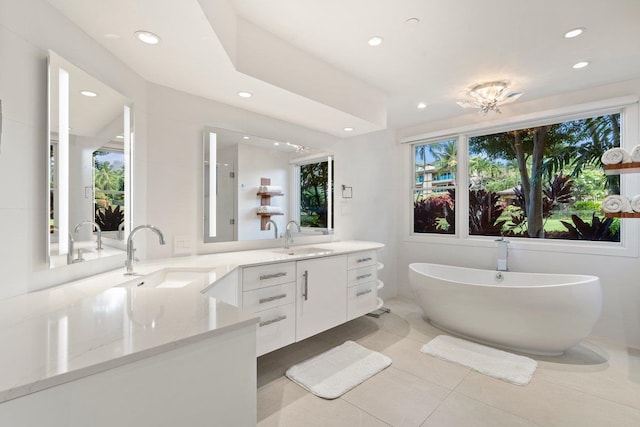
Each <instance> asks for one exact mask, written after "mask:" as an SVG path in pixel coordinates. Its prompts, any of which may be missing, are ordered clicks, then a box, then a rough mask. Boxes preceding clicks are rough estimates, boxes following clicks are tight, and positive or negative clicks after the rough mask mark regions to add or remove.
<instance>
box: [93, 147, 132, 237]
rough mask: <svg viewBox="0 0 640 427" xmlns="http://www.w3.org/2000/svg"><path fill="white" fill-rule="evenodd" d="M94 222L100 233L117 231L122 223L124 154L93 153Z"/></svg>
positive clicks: (101, 151)
mask: <svg viewBox="0 0 640 427" xmlns="http://www.w3.org/2000/svg"><path fill="white" fill-rule="evenodd" d="M93 186H94V201H95V222H96V223H97V224H98V225H99V226H100V228H101V230H102V231H118V227H120V225H121V224H123V222H124V198H125V191H124V152H123V151H119V150H107V149H104V148H101V149H100V150H98V151H94V153H93Z"/></svg>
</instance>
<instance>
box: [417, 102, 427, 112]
mask: <svg viewBox="0 0 640 427" xmlns="http://www.w3.org/2000/svg"><path fill="white" fill-rule="evenodd" d="M417 107H418V108H419V109H421V110H423V109H425V108H427V104H426V103H425V102H418V105H417Z"/></svg>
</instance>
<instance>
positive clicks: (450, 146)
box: [429, 140, 458, 177]
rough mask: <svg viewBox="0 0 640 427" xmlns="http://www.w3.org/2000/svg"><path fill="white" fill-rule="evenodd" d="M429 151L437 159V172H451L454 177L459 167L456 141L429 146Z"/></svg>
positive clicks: (435, 164)
mask: <svg viewBox="0 0 640 427" xmlns="http://www.w3.org/2000/svg"><path fill="white" fill-rule="evenodd" d="M429 151H430V152H431V155H432V156H433V158H434V159H435V161H434V164H433V166H434V167H435V168H436V172H438V173H443V172H450V173H451V175H452V176H453V177H455V174H456V167H457V165H458V147H457V144H456V141H455V140H450V141H445V142H440V143H438V144H431V145H429Z"/></svg>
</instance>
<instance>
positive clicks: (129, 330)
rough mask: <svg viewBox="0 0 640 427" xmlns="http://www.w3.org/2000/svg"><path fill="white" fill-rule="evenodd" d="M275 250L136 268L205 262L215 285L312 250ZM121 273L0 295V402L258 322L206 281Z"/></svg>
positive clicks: (340, 247) (360, 245)
mask: <svg viewBox="0 0 640 427" xmlns="http://www.w3.org/2000/svg"><path fill="white" fill-rule="evenodd" d="M306 246H309V247H313V248H321V249H326V250H330V251H332V252H331V253H330V254H325V255H324V256H327V255H336V254H341V253H349V252H358V251H362V250H368V249H379V248H382V247H383V245H382V244H379V243H373V242H361V241H347V242H332V243H323V244H317V245H306ZM296 248H299V247H292V249H296ZM274 250H280V248H274V249H261V250H252V251H242V252H225V253H219V254H210V255H199V256H192V257H183V258H168V259H163V260H154V261H151V262H148V263H142V264H137V265H136V266H135V271H136V272H137V273H141V274H149V273H152V272H155V271H158V270H161V269H163V268H166V267H171V268H196V267H197V268H207V269H211V272H210V273H209V276H210V279H211V281H212V282H214V285H213V286H215V281H216V280H219V279H220V278H222V277H223V276H225V275H226V274H228V273H229V272H231V271H233V270H234V269H236V268H238V267H241V266H247V265H258V264H266V263H272V262H279V261H288V260H298V259H305V258H309V257H310V256H309V255H300V256H291V255H287V254H285V253H276V252H274ZM123 273H124V268H121V269H117V270H114V271H111V272H108V273H103V274H99V275H96V276H93V277H89V278H86V279H82V280H78V281H74V282H70V283H67V284H64V285H60V286H56V287H54V288H50V289H45V290H42V291H38V292H33V293H29V294H25V295H20V296H17V297H13V298H9V299H6V300H2V301H0V342H1V343H2V350H1V351H0V403H1V402H4V401H7V400H11V399H15V398H17V397H20V396H24V395H26V394H29V393H34V392H36V391H40V390H43V389H46V388H49V387H53V386H56V385H59V384H63V383H65V382H68V381H73V380H75V379H78V378H82V377H84V376H87V375H91V374H95V373H98V372H102V371H105V370H107V369H111V368H114V367H116V366H121V365H124V364H126V363H130V362H132V361H135V360H140V359H142V358H146V357H149V356H152V355H155V354H159V353H162V352H165V351H168V350H171V349H174V348H176V347H178V346H181V345H185V344H188V343H191V342H194V341H197V340H201V339H206V338H208V337H212V336H215V335H219V334H223V333H225V332H229V331H232V330H235V329H238V328H241V327H244V326H247V325H250V324H254V323H257V322H258V318H257V317H256V316H255V315H253V314H250V313H246V312H244V311H242V310H240V309H238V308H237V307H234V306H232V305H229V304H226V303H223V302H220V301H216V300H215V299H213V298H209V297H207V296H205V295H203V294H202V293H201V291H203V290H204V289H205V288H209V287H210V286H211V285H209V284H197V285H189V286H185V287H183V288H177V289H165V288H148V289H144V288H136V287H131V288H124V287H117V286H118V285H121V284H123V283H126V282H128V281H130V280H132V277H131V276H125V275H124V274H123Z"/></svg>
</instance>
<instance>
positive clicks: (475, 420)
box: [422, 391, 538, 427]
mask: <svg viewBox="0 0 640 427" xmlns="http://www.w3.org/2000/svg"><path fill="white" fill-rule="evenodd" d="M537 425H538V424H535V423H534V422H532V421H529V420H526V419H524V418H520V417H518V416H516V415H513V414H510V413H508V412H505V411H503V410H501V409H498V408H494V407H492V406H489V405H486V404H484V403H482V402H478V401H477V400H474V399H471V398H468V397H466V396H463V395H461V394H459V393H456V392H455V391H454V392H453V393H451V394H450V395H449V396H448V397H447V399H446V400H445V401H444V402H443V403H442V404H441V405H440V406H439V407H438V409H436V410H435V411H434V412H433V414H431V416H430V417H429V418H428V419H427V421H425V422H424V423H423V424H422V427H459V426H465V427H531V426H537Z"/></svg>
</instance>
